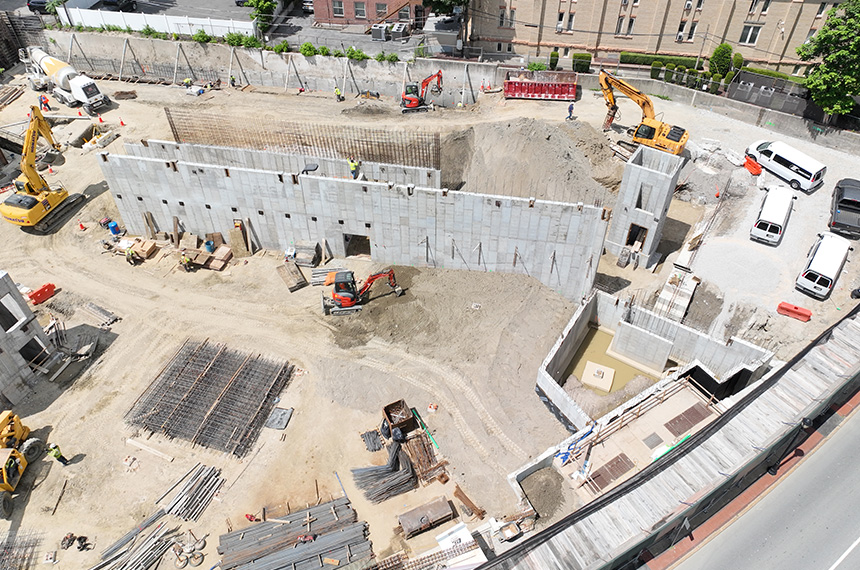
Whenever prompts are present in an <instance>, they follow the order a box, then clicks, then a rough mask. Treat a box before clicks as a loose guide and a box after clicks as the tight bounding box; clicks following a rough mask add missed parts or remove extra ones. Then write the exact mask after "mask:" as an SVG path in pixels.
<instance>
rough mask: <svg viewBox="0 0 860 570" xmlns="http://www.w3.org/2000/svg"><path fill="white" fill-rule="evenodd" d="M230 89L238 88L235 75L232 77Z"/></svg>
mask: <svg viewBox="0 0 860 570" xmlns="http://www.w3.org/2000/svg"><path fill="white" fill-rule="evenodd" d="M230 87H236V76H235V75H231V76H230Z"/></svg>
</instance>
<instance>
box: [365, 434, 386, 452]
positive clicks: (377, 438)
mask: <svg viewBox="0 0 860 570" xmlns="http://www.w3.org/2000/svg"><path fill="white" fill-rule="evenodd" d="M361 439H363V440H364V446H365V447H366V448H367V451H379V450H380V449H382V448H383V447H384V444H383V442H382V436H381V435H380V434H379V430H378V429H374V430H370V431H366V432H364V433H363V434H361Z"/></svg>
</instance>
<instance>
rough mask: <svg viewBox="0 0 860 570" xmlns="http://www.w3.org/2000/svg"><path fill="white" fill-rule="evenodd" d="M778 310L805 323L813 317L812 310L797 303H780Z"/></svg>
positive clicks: (781, 313)
mask: <svg viewBox="0 0 860 570" xmlns="http://www.w3.org/2000/svg"><path fill="white" fill-rule="evenodd" d="M776 312H777V313H779V314H780V315H785V316H786V317H791V318H793V319H797V320H798V321H803V322H804V323H805V322H807V321H809V319H811V318H812V311H810V310H809V309H804V308H803V307H798V306H797V305H792V304H791V303H780V304H779V306H778V307H777V308H776Z"/></svg>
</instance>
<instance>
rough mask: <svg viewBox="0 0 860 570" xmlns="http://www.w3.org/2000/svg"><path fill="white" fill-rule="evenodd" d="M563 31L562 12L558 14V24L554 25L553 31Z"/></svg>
mask: <svg viewBox="0 0 860 570" xmlns="http://www.w3.org/2000/svg"><path fill="white" fill-rule="evenodd" d="M563 29H564V12H559V13H558V22H556V24H555V31H556V32H560V31H562V30H563Z"/></svg>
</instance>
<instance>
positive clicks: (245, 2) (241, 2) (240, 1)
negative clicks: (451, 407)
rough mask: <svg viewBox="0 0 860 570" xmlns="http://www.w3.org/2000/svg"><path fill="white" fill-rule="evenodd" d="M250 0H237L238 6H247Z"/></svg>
mask: <svg viewBox="0 0 860 570" xmlns="http://www.w3.org/2000/svg"><path fill="white" fill-rule="evenodd" d="M247 5H248V0H236V6H247Z"/></svg>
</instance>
